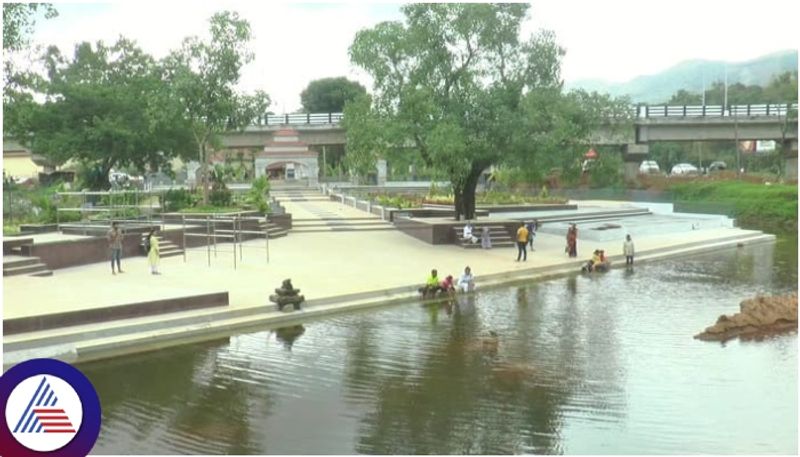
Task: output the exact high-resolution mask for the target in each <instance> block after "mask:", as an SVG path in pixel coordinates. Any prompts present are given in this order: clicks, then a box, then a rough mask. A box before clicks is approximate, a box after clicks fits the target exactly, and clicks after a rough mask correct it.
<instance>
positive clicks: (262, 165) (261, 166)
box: [253, 157, 269, 178]
mask: <svg viewBox="0 0 800 457" xmlns="http://www.w3.org/2000/svg"><path fill="white" fill-rule="evenodd" d="M267 165H269V159H267V158H264V157H257V158H256V160H255V165H253V166H254V167H255V172H256V178H260V177H262V176H264V175H265V174H267Z"/></svg>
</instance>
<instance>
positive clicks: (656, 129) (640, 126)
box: [222, 103, 798, 179]
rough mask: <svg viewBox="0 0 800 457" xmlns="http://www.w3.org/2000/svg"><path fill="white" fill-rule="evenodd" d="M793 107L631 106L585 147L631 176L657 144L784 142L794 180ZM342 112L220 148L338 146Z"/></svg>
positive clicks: (292, 120)
mask: <svg viewBox="0 0 800 457" xmlns="http://www.w3.org/2000/svg"><path fill="white" fill-rule="evenodd" d="M797 110H798V104H797V103H793V104H792V103H780V104H759V105H729V106H723V105H678V106H672V105H636V106H632V107H631V108H630V111H629V113H628V117H627V118H625V119H620V120H619V121H618V122H613V121H612V122H610V123H609V124H607V125H605V126H600V127H597V128H596V129H595V130H594V132H593V133H592V134H591V135H590V138H589V143H591V144H595V145H613V146H620V147H621V151H622V153H623V157H624V159H625V162H626V167H625V168H626V176H635V175H636V173H637V172H638V164H639V162H641V160H643V159H645V158H646V156H647V154H648V153H649V144H650V143H653V142H659V141H742V140H775V141H777V142H779V143H783V144H784V150H785V151H786V161H787V163H786V165H787V167H786V170H787V175H788V177H790V179H796V178H797V117H796V116H797ZM343 119H344V115H343V114H342V113H306V114H285V115H264V116H260V117H258V118H257V119H256V120H255V121H254V123H253V124H252V125H250V126H248V127H246V128H245V129H244V130H243V131H238V132H230V133H227V134H225V135H224V136H223V139H222V144H223V146H224V147H225V148H230V149H237V148H261V147H263V146H264V145H266V144H268V143H269V142H270V141H272V136H273V133H274V132H276V131H277V130H280V129H285V128H287V127H290V128H292V129H294V130H297V131H298V134H299V139H300V141H303V142H305V143H306V144H309V145H312V146H323V147H324V146H326V145H343V144H345V143H346V137H345V131H344V128H343V127H342V125H341V123H342V120H343Z"/></svg>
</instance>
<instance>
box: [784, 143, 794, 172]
mask: <svg viewBox="0 0 800 457" xmlns="http://www.w3.org/2000/svg"><path fill="white" fill-rule="evenodd" d="M783 156H784V157H785V158H786V179H789V180H797V140H796V139H794V140H786V141H784V143H783Z"/></svg>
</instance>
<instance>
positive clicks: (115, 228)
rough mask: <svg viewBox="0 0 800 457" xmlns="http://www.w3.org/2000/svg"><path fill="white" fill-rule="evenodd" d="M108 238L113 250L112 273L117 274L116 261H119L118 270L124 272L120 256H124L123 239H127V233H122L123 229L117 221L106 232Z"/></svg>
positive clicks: (110, 247) (109, 245)
mask: <svg viewBox="0 0 800 457" xmlns="http://www.w3.org/2000/svg"><path fill="white" fill-rule="evenodd" d="M106 239H107V240H108V247H109V249H110V250H111V274H112V275H115V274H117V273H116V272H115V271H114V261H115V260H116V262H117V270H118V271H119V272H120V273H122V272H123V271H122V266H121V265H120V258H121V257H122V240H124V239H125V235H124V234H123V233H122V230H121V229H120V228H119V225H118V224H117V221H114V222H112V223H111V230H109V231H108V233H106Z"/></svg>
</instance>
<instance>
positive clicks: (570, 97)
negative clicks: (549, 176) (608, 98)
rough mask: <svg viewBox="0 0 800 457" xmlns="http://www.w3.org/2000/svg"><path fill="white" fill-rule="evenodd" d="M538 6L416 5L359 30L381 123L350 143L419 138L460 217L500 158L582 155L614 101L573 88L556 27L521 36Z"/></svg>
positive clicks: (521, 160)
mask: <svg viewBox="0 0 800 457" xmlns="http://www.w3.org/2000/svg"><path fill="white" fill-rule="evenodd" d="M528 8H529V6H528V5H525V4H459V3H448V4H408V5H405V6H403V7H402V9H401V11H402V12H403V14H404V16H405V21H404V22H402V23H401V22H383V23H380V24H378V25H376V26H375V27H372V28H370V29H366V30H362V31H360V32H358V33H357V35H356V37H355V40H354V42H353V44H352V46H351V48H350V57H351V60H352V61H353V63H355V64H356V65H358V66H360V67H362V68H363V69H365V70H366V71H367V72H368V73H369V74H370V75H371V76H372V78H373V80H374V90H375V93H374V99H373V102H372V105H371V107H370V111H371V113H372V115H373V119H374V122H380V124H381V128H375V129H373V130H372V133H371V134H372V135H374V136H376V137H377V138H375V139H371V140H366V139H363V138H362V139H361V141H360V142H359V143H357V144H348V154H351V153H353V154H360V155H361V156H362V157H363V156H367V157H368V156H369V154H368V152H366V151H364V150H360V148H373V149H375V145H376V144H377V145H387V144H390V145H395V146H399V145H405V144H406V143H411V144H413V145H414V147H415V148H416V149H417V150H418V151H419V153H420V154H421V156H422V157H423V158H424V160H425V161H426V162H428V163H429V164H432V165H433V166H435V167H437V168H439V169H440V170H442V171H443V173H444V174H445V175H446V176H447V177H448V178H449V180H450V182H451V184H452V187H453V192H454V197H455V210H456V218H457V219H458V218H460V217H461V216H462V215H463V216H464V217H466V218H468V219H471V218H473V217H474V211H475V188H476V186H477V183H478V179H479V177H480V175H481V173H482V172H483V171H484V170H485V169H487V168H488V167H490V166H491V165H498V164H502V163H509V164H514V165H518V166H524V167H527V168H531V169H534V168H535V169H538V170H543V169H547V168H550V164H552V163H562V162H564V163H570V164H572V162H574V161H575V160H576V154H578V153H579V151H580V149H581V147H580V145H581V144H583V143H584V142H585V138H586V136H587V135H588V130H589V129H588V126H589V124H590V123H591V122H595V120H594V118H593V117H592V114H596V113H598V112H599V111H598V110H595V109H594V107H595V106H596V105H598V104H601V103H602V102H603V101H604V100H603V99H602V97H600V98H598V97H597V96H596V95H589V94H585V93H583V92H578V93H574V94H567V95H565V94H563V92H562V81H561V78H560V59H561V57H562V56H563V54H564V51H563V50H562V49H561V48H560V47H559V46H558V45H557V44H556V43H555V38H554V36H553V34H552V33H551V32H548V31H542V32H539V33H538V34H536V35H533V36H530V37H528V38H527V39H524V40H521V39H520V36H519V35H520V28H521V25H522V21H523V20H524V19H525V17H526V14H527V11H528ZM588 102H590V103H588ZM362 109H363V107H362ZM604 109H605V108H604ZM346 117H347V113H346V115H345V118H346ZM359 133H360V134H361V135H363V134H364V132H359ZM349 135H350V134H349V133H348V136H349ZM349 139H350V138H348V140H349Z"/></svg>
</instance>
